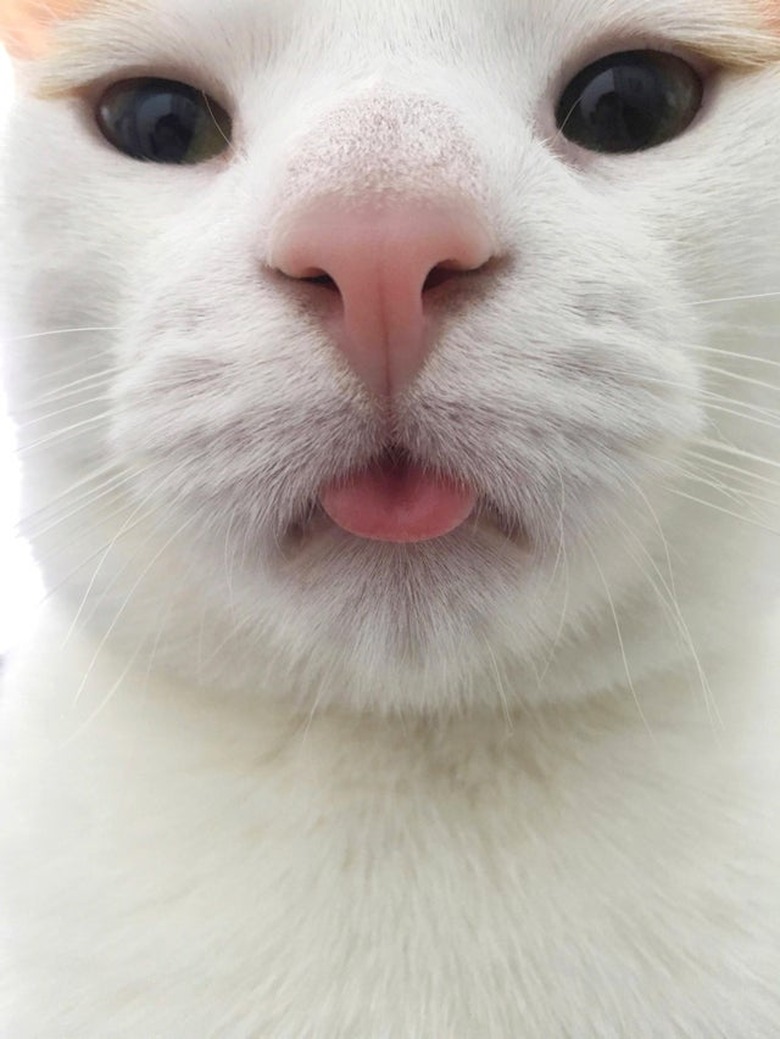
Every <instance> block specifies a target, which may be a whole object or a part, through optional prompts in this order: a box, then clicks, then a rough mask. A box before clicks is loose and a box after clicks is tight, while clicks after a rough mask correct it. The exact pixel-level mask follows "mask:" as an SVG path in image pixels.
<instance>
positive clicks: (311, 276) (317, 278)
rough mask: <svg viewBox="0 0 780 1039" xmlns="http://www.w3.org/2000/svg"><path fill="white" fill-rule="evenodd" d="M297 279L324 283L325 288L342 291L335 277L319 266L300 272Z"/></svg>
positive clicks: (313, 283)
mask: <svg viewBox="0 0 780 1039" xmlns="http://www.w3.org/2000/svg"><path fill="white" fill-rule="evenodd" d="M297 280H298V281H307V282H308V283H309V284H310V285H322V287H323V288H326V289H330V290H331V291H332V292H340V290H339V287H338V285H337V284H336V282H335V279H334V278H332V277H331V276H330V275H329V274H326V273H325V271H323V270H321V269H320V268H319V267H310V268H309V269H308V270H305V271H304V272H303V273H302V274H300V275H299V276H298V278H297Z"/></svg>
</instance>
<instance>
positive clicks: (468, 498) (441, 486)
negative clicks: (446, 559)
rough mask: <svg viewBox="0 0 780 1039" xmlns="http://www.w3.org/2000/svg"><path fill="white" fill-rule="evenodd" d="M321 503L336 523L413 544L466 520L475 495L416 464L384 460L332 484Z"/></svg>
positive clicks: (371, 535)
mask: <svg viewBox="0 0 780 1039" xmlns="http://www.w3.org/2000/svg"><path fill="white" fill-rule="evenodd" d="M320 501H321V503H322V507H323V508H324V510H325V512H327V514H328V515H329V516H330V518H331V519H332V520H333V522H334V523H336V524H338V526H339V527H341V528H342V529H343V530H346V531H348V533H350V534H356V535H357V536H358V537H361V538H371V539H372V540H374V541H396V542H407V543H408V542H413V541H428V540H429V539H431V538H438V537H441V536H442V534H448V533H449V532H450V531H451V530H454V529H455V528H456V527H459V526H460V525H461V523H463V522H464V520H466V519H468V517H469V516H470V515H471V513H472V511H473V510H474V506H475V505H476V501H477V495H476V492H475V491H473V490H470V489H469V488H466V487H462V486H460V485H459V484H456V483H455V482H454V481H452V480H448V479H447V478H446V477H443V476H433V475H430V474H428V473H425V472H423V470H422V469H421V468H420V466H418V465H414V464H412V463H405V462H397V461H392V460H389V461H384V462H380V463H377V464H376V465H373V466H372V467H371V468H370V469H366V470H364V471H363V472H360V473H357V474H355V475H353V476H352V477H351V478H350V479H349V482H348V483H346V484H343V483H331V484H328V485H327V486H326V487H324V488H323V489H322V491H321V492H320Z"/></svg>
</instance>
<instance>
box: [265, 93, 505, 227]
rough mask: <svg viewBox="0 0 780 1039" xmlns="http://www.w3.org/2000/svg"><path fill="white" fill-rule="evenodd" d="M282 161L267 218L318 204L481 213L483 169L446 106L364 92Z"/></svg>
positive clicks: (418, 97)
mask: <svg viewBox="0 0 780 1039" xmlns="http://www.w3.org/2000/svg"><path fill="white" fill-rule="evenodd" d="M293 148H294V150H293V151H292V154H290V155H289V156H288V159H287V162H286V164H285V167H284V172H283V174H282V177H281V183H280V184H279V187H278V189H277V193H276V199H275V203H274V207H273V211H275V212H278V213H283V212H285V211H287V212H289V211H290V210H292V209H297V208H303V207H305V206H306V205H307V204H308V203H310V202H311V201H312V200H313V199H315V198H317V197H319V196H325V195H327V196H329V197H331V198H343V199H355V200H359V201H362V200H365V199H366V198H369V197H370V198H373V199H381V200H382V201H384V202H389V201H391V200H392V199H393V198H396V199H404V200H405V199H409V198H417V199H436V198H439V197H441V196H442V194H445V193H448V194H450V195H456V196H460V197H463V198H465V199H469V200H471V201H472V203H473V204H474V205H475V206H486V205H487V190H486V178H485V175H484V164H483V162H482V160H481V158H480V156H479V154H478V151H477V149H476V147H475V144H474V142H473V141H472V140H470V139H469V136H468V134H467V133H466V131H465V129H464V126H463V123H462V121H461V120H460V119H459V118H458V115H457V113H456V112H455V111H454V110H453V109H452V107H451V106H449V105H447V104H446V103H445V102H443V101H442V100H439V99H438V98H433V97H429V96H427V95H423V94H415V93H401V92H399V91H394V90H391V89H390V88H388V87H376V88H373V89H369V90H364V91H363V92H361V93H360V94H358V95H356V96H354V97H351V98H348V99H345V100H344V101H342V102H341V103H340V104H338V105H336V106H334V107H333V108H331V109H330V110H329V111H327V112H325V113H323V114H322V115H321V116H320V117H319V118H318V119H317V121H316V123H315V124H314V125H312V126H311V127H310V129H309V130H308V132H306V133H305V134H303V135H302V136H301V137H299V138H298V139H297V140H296V141H295V143H294V146H293Z"/></svg>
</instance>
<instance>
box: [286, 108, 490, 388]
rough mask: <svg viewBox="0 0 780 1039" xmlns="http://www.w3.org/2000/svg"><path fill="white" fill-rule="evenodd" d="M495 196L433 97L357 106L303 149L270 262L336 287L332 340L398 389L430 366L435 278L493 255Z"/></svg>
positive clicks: (374, 384)
mask: <svg viewBox="0 0 780 1039" xmlns="http://www.w3.org/2000/svg"><path fill="white" fill-rule="evenodd" d="M484 195H485V189H484V177H482V176H481V175H480V163H479V161H478V158H477V155H476V152H475V150H474V148H473V146H472V145H471V144H470V143H469V141H468V140H467V138H466V135H465V133H464V131H463V129H462V128H461V126H460V125H459V124H458V121H457V119H456V118H455V116H454V113H453V112H452V111H451V110H450V109H449V108H448V107H447V106H445V105H444V104H443V103H441V102H439V101H436V100H431V99H430V98H426V97H420V96H416V95H388V94H387V93H378V94H377V93H373V94H370V95H368V96H364V97H362V98H358V99H353V100H352V101H350V102H347V103H344V104H343V105H341V106H339V107H337V108H335V109H333V110H331V111H330V112H329V113H328V114H327V115H326V116H325V117H324V118H322V119H320V120H319V122H318V123H317V125H316V126H315V127H313V128H312V130H311V132H310V133H309V134H308V135H306V136H305V137H304V138H302V139H299V141H298V142H297V145H296V148H295V152H294V154H293V155H291V156H290V159H289V161H288V164H287V167H286V169H285V173H284V177H283V180H282V183H281V184H280V188H279V194H278V200H277V203H276V205H275V206H274V212H275V219H274V223H273V225H272V229H271V235H270V242H269V256H268V260H269V263H270V265H271V266H272V267H274V268H276V269H278V270H280V271H282V272H283V273H284V274H286V275H288V277H290V278H295V279H298V281H299V282H300V283H304V282H311V281H313V280H316V281H317V282H318V283H319V284H318V285H317V289H316V291H318V292H319V293H320V295H321V294H322V292H323V291H324V290H323V287H322V283H323V281H325V282H327V283H328V285H329V287H330V289H331V301H330V302H331V304H332V305H331V306H330V307H329V308H328V310H327V317H326V318H325V320H324V329H325V332H326V334H327V335H328V337H329V338H330V340H331V341H332V343H333V345H334V346H335V347H336V348H337V349H339V350H340V351H341V352H342V354H343V355H344V356H346V358H347V360H348V362H349V363H350V365H351V367H352V368H353V370H354V371H355V372H356V374H357V375H358V376H359V377H360V378H361V379H362V381H363V382H364V383H365V384H366V385H367V386H368V387H369V389H371V390H372V391H373V392H375V393H377V394H381V395H392V394H393V393H397V392H399V391H400V390H402V389H403V388H404V387H405V386H406V385H408V383H409V382H410V381H411V380H412V379H413V378H414V376H415V375H416V374H417V373H418V372H419V370H420V368H421V367H422V365H423V364H424V361H425V358H426V356H427V354H428V353H429V351H430V349H431V346H432V344H433V342H434V340H435V332H436V329H435V327H434V325H435V323H434V322H432V319H431V317H432V316H431V308H430V307H429V306H427V305H426V298H427V297H426V285H427V284H429V282H428V279H429V275H430V274H431V272H432V271H434V270H436V271H437V274H438V275H439V277H438V278H437V279H436V280H437V283H440V282H441V281H442V280H447V278H448V277H450V274H451V272H454V271H467V270H474V269H479V268H480V267H482V266H483V265H484V264H485V263H486V262H487V260H488V259H489V258H490V256H491V254H492V251H493V246H492V240H491V235H490V233H489V229H488V221H487V219H486V217H485V211H486V207H485V204H484ZM301 291H302V292H313V291H315V289H314V286H312V285H311V284H307V285H305V286H304V285H303V284H301ZM320 302H321V300H320ZM322 312H323V311H322V308H321V307H320V308H312V313H313V314H314V313H318V314H321V313H322Z"/></svg>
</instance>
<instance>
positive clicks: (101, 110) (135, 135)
mask: <svg viewBox="0 0 780 1039" xmlns="http://www.w3.org/2000/svg"><path fill="white" fill-rule="evenodd" d="M96 115H97V123H98V126H99V127H100V130H101V132H102V133H103V135H104V137H106V139H107V140H108V141H109V142H110V143H111V144H113V146H114V147H115V148H117V149H118V150H119V151H121V152H124V153H125V155H129V156H130V157H131V158H133V159H142V160H145V161H147V162H163V163H173V164H176V165H183V164H187V165H191V164H193V163H198V162H205V161H206V160H208V159H212V158H214V156H216V155H220V154H221V153H222V152H224V151H226V149H227V148H228V147H229V145H230V135H231V130H232V126H231V120H230V116H229V115H228V114H227V112H226V111H225V110H224V108H222V107H221V106H220V105H218V104H217V102H216V101H214V100H213V98H210V97H208V95H206V94H204V93H203V91H201V90H196V89H195V87H190V86H187V84H186V83H178V82H176V81H174V80H169V79H129V80H124V81H123V82H120V83H115V84H114V85H113V86H112V87H109V89H108V90H107V91H106V92H105V94H103V96H102V98H101V99H100V102H99V104H98V108H97V113H96Z"/></svg>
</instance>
